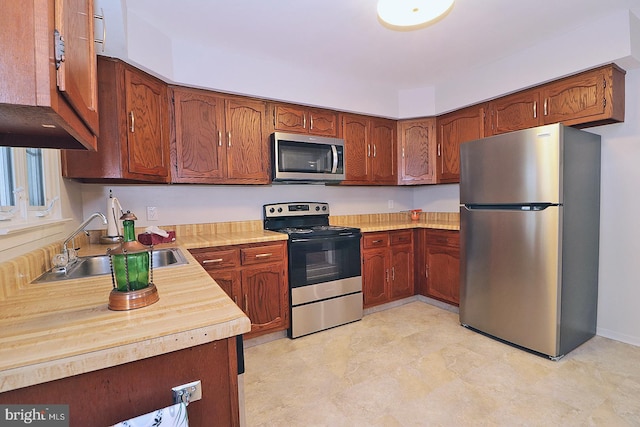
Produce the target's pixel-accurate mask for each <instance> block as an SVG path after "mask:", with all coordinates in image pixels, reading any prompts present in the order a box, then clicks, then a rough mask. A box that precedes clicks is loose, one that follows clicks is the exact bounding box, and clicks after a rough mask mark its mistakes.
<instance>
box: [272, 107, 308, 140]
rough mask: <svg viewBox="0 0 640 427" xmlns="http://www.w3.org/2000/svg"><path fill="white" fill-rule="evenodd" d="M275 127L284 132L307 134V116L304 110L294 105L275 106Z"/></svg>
mask: <svg viewBox="0 0 640 427" xmlns="http://www.w3.org/2000/svg"><path fill="white" fill-rule="evenodd" d="M273 127H274V129H275V130H278V131H283V132H296V133H307V115H306V111H305V109H304V108H301V107H296V106H293V105H282V104H275V105H274V106H273Z"/></svg>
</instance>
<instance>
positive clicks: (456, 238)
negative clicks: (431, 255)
mask: <svg viewBox="0 0 640 427" xmlns="http://www.w3.org/2000/svg"><path fill="white" fill-rule="evenodd" d="M427 246H447V247H456V248H457V247H459V246H460V233H459V232H457V231H444V230H437V231H436V230H428V231H427Z"/></svg>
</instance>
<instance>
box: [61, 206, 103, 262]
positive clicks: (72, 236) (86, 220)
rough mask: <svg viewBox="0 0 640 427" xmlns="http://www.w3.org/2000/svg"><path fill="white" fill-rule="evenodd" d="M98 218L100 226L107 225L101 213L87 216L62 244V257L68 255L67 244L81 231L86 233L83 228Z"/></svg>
mask: <svg viewBox="0 0 640 427" xmlns="http://www.w3.org/2000/svg"><path fill="white" fill-rule="evenodd" d="M98 217H99V218H101V219H102V224H104V225H107V217H106V216H104V214H103V213H101V212H94V213H92V214H91V216H89V218H87V219H85V220H84V222H83V223H82V224H80V225H79V226H78V228H76V229H75V231H74V232H73V233H71V234H70V235H69V237H67V238H66V239H65V241H64V243H63V244H62V253H63V254H64V255H67V254H68V253H69V249H68V248H67V245H68V244H69V242H70V241H71V240H73V238H74V237H76V236H77V235H78V234H80V233H81V232H82V231H84V232H85V233H86V232H87V231H86V230H85V228H86V227H87V225H89V223H90V222H91V221H93V219H94V218H98Z"/></svg>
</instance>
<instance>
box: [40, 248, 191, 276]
mask: <svg viewBox="0 0 640 427" xmlns="http://www.w3.org/2000/svg"><path fill="white" fill-rule="evenodd" d="M151 258H152V259H151V261H152V263H153V268H154V269H156V268H163V267H170V266H175V265H184V264H186V263H187V260H186V258H185V257H184V255H182V252H180V249H177V248H168V249H156V250H154V251H153V253H152V254H151ZM106 274H111V266H110V262H109V256H108V255H97V256H86V257H79V258H78V261H76V262H75V263H73V264H72V265H70V266H68V267H67V269H66V271H58V270H57V269H55V268H52V269H51V270H49V271H47V272H46V273H44V274H43V275H42V276H40V277H38V278H37V279H35V280H34V281H33V282H31V283H47V282H56V281H59V280H70V279H82V278H83V277H92V276H101V275H106Z"/></svg>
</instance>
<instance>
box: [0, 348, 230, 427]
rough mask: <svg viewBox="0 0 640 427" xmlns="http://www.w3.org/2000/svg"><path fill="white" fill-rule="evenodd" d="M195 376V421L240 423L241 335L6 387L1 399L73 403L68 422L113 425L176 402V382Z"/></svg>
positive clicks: (191, 412) (191, 411)
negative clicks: (200, 388) (199, 387)
mask: <svg viewBox="0 0 640 427" xmlns="http://www.w3.org/2000/svg"><path fill="white" fill-rule="evenodd" d="M158 345H160V344H158ZM194 380H200V381H201V382H202V386H203V393H202V399H201V400H198V401H195V402H192V403H190V404H189V410H188V413H189V423H190V425H192V426H204V425H210V422H211V420H216V423H217V425H221V426H239V425H240V418H239V400H238V356H237V353H236V337H231V338H227V339H224V340H219V341H213V342H210V343H207V344H202V345H197V346H193V347H189V348H186V349H183V350H178V351H173V352H170V353H166V354H162V355H158V356H154V357H150V358H146V359H141V360H136V361H134V362H130V363H125V364H122V365H116V366H112V367H110V368H105V369H100V370H98V371H92V372H87V373H84V374H80V375H75V376H71V377H67V378H62V379H59V380H55V381H49V382H45V383H42V384H37V385H33V386H29V387H24V388H20V389H16V390H12V391H7V392H4V393H0V403H2V404H16V402H19V403H20V404H22V405H42V404H43V402H46V404H56V405H69V415H70V419H69V420H68V421H69V424H67V425H70V426H72V427H74V426H110V425H114V424H116V423H118V422H120V421H124V420H128V419H130V418H133V417H137V416H138V415H142V414H146V413H148V412H152V411H155V410H156V409H159V408H164V407H166V406H169V405H171V404H173V401H172V399H171V388H172V387H176V386H178V385H181V384H186V383H190V382H192V381H194ZM141 385H144V386H141ZM79 393H80V394H79ZM9 423H10V421H9ZM20 424H21V423H20ZM26 424H28V423H26ZM37 424H43V423H38V422H35V423H34V425H37ZM58 424H59V425H62V424H60V423H58ZM49 425H51V424H49Z"/></svg>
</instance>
